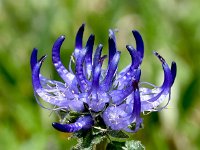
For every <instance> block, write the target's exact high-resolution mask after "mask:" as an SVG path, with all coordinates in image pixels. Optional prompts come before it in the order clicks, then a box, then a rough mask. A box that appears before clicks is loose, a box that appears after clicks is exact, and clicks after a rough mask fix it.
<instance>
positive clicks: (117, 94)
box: [110, 86, 133, 105]
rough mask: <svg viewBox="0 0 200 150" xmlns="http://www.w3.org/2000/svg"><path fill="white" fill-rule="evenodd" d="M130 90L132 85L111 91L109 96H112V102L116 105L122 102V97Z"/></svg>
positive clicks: (128, 93) (129, 92)
mask: <svg viewBox="0 0 200 150" xmlns="http://www.w3.org/2000/svg"><path fill="white" fill-rule="evenodd" d="M132 92H133V87H132V86H129V87H127V88H126V89H122V90H113V91H111V93H110V96H111V97H112V102H113V103H114V104H117V105H118V104H120V103H122V102H123V101H124V99H125V98H126V97H127V96H129V95H130V94H131V93H132Z"/></svg>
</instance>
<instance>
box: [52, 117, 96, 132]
mask: <svg viewBox="0 0 200 150" xmlns="http://www.w3.org/2000/svg"><path fill="white" fill-rule="evenodd" d="M93 124H94V122H93V120H92V117H91V116H83V117H80V118H79V119H78V120H77V121H76V122H75V123H70V124H60V123H56V122H54V123H52V126H53V127H54V128H55V129H56V130H58V131H61V132H77V131H79V130H81V129H83V130H88V129H90V128H91V127H92V125H93Z"/></svg>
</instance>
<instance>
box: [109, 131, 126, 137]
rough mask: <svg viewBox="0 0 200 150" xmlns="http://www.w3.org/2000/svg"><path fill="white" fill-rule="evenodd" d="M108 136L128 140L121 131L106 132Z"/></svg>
mask: <svg viewBox="0 0 200 150" xmlns="http://www.w3.org/2000/svg"><path fill="white" fill-rule="evenodd" d="M108 134H109V135H110V136H112V137H115V138H129V136H128V135H127V134H125V133H124V132H123V131H115V130H112V131H108Z"/></svg>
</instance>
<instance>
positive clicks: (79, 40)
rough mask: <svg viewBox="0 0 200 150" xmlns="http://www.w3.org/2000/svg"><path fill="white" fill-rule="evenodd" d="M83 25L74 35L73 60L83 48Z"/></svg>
mask: <svg viewBox="0 0 200 150" xmlns="http://www.w3.org/2000/svg"><path fill="white" fill-rule="evenodd" d="M84 28H85V24H82V26H81V27H80V28H79V30H78V32H77V34H76V42H75V50H74V57H75V59H77V58H78V56H79V51H80V50H81V49H82V48H83V44H82V42H83V41H82V39H83V32H84Z"/></svg>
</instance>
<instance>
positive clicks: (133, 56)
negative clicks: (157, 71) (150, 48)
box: [126, 45, 141, 69]
mask: <svg viewBox="0 0 200 150" xmlns="http://www.w3.org/2000/svg"><path fill="white" fill-rule="evenodd" d="M126 48H127V50H128V52H129V54H130V55H131V61H132V64H131V66H130V67H131V69H137V68H138V67H139V65H140V64H141V61H140V59H141V58H140V55H139V53H138V52H137V51H136V50H135V49H134V48H133V47H132V46H130V45H127V46H126Z"/></svg>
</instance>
